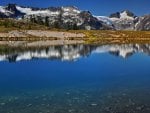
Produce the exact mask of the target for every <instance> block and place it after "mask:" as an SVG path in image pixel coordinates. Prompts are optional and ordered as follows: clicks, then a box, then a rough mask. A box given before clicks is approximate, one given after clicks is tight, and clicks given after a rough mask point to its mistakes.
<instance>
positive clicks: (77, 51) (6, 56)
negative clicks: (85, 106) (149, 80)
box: [0, 44, 150, 62]
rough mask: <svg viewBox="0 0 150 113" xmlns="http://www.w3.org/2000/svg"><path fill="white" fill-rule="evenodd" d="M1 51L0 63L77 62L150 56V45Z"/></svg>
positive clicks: (81, 46) (79, 46)
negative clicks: (92, 56)
mask: <svg viewBox="0 0 150 113" xmlns="http://www.w3.org/2000/svg"><path fill="white" fill-rule="evenodd" d="M9 49H10V48H7V50H5V51H0V61H9V62H17V61H22V60H32V59H43V58H44V59H49V60H61V61H75V60H78V59H79V58H81V57H86V56H89V55H90V54H92V53H110V54H111V55H115V56H120V57H122V58H127V57H130V56H132V55H133V54H135V53H144V54H147V55H149V54H150V45H149V44H122V45H63V46H49V47H45V48H43V47H42V48H39V47H37V48H30V49H29V48H26V49H23V50H18V49H17V48H13V49H11V50H9Z"/></svg>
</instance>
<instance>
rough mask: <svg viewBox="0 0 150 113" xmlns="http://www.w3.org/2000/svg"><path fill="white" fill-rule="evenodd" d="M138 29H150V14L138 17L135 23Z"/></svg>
mask: <svg viewBox="0 0 150 113" xmlns="http://www.w3.org/2000/svg"><path fill="white" fill-rule="evenodd" d="M135 29H136V30H140V31H141V30H144V31H147V30H148V31H149V30H150V15H145V16H142V17H139V18H138V19H137V23H136V25H135Z"/></svg>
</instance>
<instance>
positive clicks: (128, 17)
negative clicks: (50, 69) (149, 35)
mask: <svg viewBox="0 0 150 113" xmlns="http://www.w3.org/2000/svg"><path fill="white" fill-rule="evenodd" d="M0 18H14V19H24V20H26V21H31V22H33V23H38V24H42V25H43V24H44V25H46V26H49V27H50V28H63V29H87V30H91V29H104V30H107V29H113V30H149V29H150V27H149V26H150V25H149V23H150V22H149V21H150V19H149V18H150V17H149V15H146V16H143V17H137V16H135V14H134V13H132V12H130V11H128V10H124V11H121V12H116V13H113V14H111V15H110V16H109V17H105V16H93V15H92V14H91V13H90V12H89V11H81V10H79V9H78V8H77V7H74V6H67V7H49V8H33V7H24V6H19V5H15V4H8V5H7V6H0Z"/></svg>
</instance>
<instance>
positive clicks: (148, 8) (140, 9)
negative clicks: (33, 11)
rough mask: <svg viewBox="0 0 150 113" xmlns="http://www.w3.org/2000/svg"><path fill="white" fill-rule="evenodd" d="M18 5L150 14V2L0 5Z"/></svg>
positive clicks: (21, 0) (41, 0) (0, 1)
mask: <svg viewBox="0 0 150 113" xmlns="http://www.w3.org/2000/svg"><path fill="white" fill-rule="evenodd" d="M8 3H16V4H20V5H25V6H33V7H49V6H69V5H73V6H77V7H79V8H80V9H82V10H89V11H91V12H92V13H93V14H94V15H109V14H110V13H113V12H116V11H122V10H124V9H128V10H131V11H132V12H134V13H135V14H136V15H144V14H150V0H0V5H6V4H8Z"/></svg>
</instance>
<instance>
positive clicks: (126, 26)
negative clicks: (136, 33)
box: [110, 10, 136, 30]
mask: <svg viewBox="0 0 150 113" xmlns="http://www.w3.org/2000/svg"><path fill="white" fill-rule="evenodd" d="M135 18H136V16H135V15H134V14H133V13H132V12H130V11H128V10H125V11H122V12H117V13H114V14H111V15H110V19H111V20H112V22H113V25H114V26H115V29H116V30H134V28H135V27H134V26H135V23H134V20H135Z"/></svg>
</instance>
